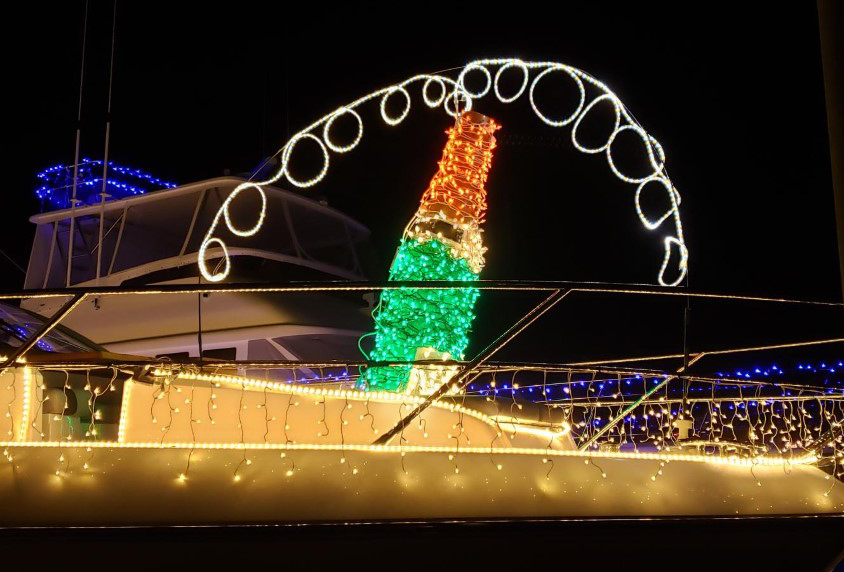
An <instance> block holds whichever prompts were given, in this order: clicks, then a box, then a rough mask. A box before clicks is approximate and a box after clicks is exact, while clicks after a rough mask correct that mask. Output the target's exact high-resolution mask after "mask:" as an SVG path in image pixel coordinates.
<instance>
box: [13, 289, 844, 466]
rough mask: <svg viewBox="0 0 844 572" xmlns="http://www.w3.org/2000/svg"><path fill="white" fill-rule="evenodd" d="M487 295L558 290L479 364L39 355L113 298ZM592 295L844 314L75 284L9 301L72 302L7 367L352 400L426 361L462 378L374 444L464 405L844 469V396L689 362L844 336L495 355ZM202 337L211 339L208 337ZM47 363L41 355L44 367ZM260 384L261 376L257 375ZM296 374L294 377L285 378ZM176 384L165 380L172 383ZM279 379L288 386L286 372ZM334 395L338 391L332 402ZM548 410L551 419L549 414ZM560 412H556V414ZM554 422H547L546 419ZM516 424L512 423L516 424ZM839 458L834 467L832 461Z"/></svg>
mask: <svg viewBox="0 0 844 572" xmlns="http://www.w3.org/2000/svg"><path fill="white" fill-rule="evenodd" d="M405 288H414V289H457V288H477V289H479V290H492V291H514V292H525V291H536V292H540V293H545V294H548V296H547V297H546V298H544V299H543V301H542V302H541V303H540V304H539V305H537V306H535V307H534V308H533V309H531V311H530V312H527V313H526V314H525V315H524V316H522V317H521V318H520V319H519V320H518V321H517V322H516V323H515V324H513V325H512V326H511V327H510V328H508V329H507V330H506V331H505V332H503V333H502V334H501V335H500V336H499V337H498V338H497V339H496V340H495V341H493V342H492V343H491V344H489V345H488V346H487V347H486V348H484V349H483V350H482V351H481V352H479V354H478V355H477V356H475V357H474V358H472V359H470V360H464V361H458V360H447V361H443V360H431V361H430V363H429V362H420V361H414V362H372V361H366V360H360V361H349V360H346V361H341V360H337V361H332V360H326V361H322V362H305V361H295V360H294V361H291V360H262V361H254V360H252V361H250V360H234V361H224V360H209V359H203V358H202V357H199V358H193V359H186V360H172V359H158V358H151V357H141V356H114V355H110V354H109V355H98V356H94V357H93V358H92V357H91V356H81V355H75V356H72V357H70V356H69V357H68V359H63V357H62V356H61V355H60V354H59V355H51V356H49V359H46V360H45V359H44V356H43V354H37V355H36V354H32V355H28V352H29V350H31V349H32V348H33V347H35V346H36V344H37V343H38V342H39V341H40V340H41V338H42V337H43V336H44V335H46V334H47V333H48V332H49V331H50V330H51V329H52V328H54V327H55V326H56V325H58V324H60V323H61V321H62V320H63V319H65V318H66V317H67V316H68V315H69V314H70V313H71V312H73V310H74V309H75V308H76V307H77V306H78V305H79V304H80V303H81V302H82V301H84V300H86V299H89V298H92V297H108V296H125V295H134V296H148V295H156V294H194V295H201V294H208V293H228V294H249V293H255V292H262V293H268V292H277V293H284V292H323V293H324V292H371V291H383V290H388V289H405ZM575 292H584V293H591V294H599V293H613V294H620V295H638V296H677V297H689V298H707V299H730V300H749V301H756V302H763V303H776V304H807V305H812V306H819V307H827V308H830V309H832V310H835V311H840V309H841V306H842V304H841V303H838V302H818V301H802V300H792V299H784V298H767V297H758V296H754V297H743V296H730V295H722V294H717V293H705V292H695V291H690V290H687V289H680V288H663V287H654V286H646V285H615V284H601V283H588V284H584V283H571V282H508V281H479V282H471V283H467V282H459V283H454V282H385V283H371V282H309V283H286V284H260V285H258V284H235V285H219V284H200V285H195V286H188V285H162V286H145V287H133V288H107V287H103V288H84V289H81V288H74V289H55V290H41V291H27V292H4V293H0V300H14V299H24V298H52V297H64V298H65V299H66V301H65V303H64V305H63V306H62V307H61V309H60V310H59V311H58V312H56V313H55V315H54V316H52V318H50V319H49V320H45V322H44V324H43V325H42V327H41V328H39V329H38V330H37V331H35V332H34V333H33V334H32V335H30V336H29V337H28V338H27V339H26V340H25V341H24V342H23V343H22V344H21V345H20V346H19V347H17V348H15V349H14V350H13V351H11V352H10V355H8V356H6V359H5V362H4V363H3V365H2V368H16V367H20V366H21V365H24V364H25V365H26V366H27V367H28V368H32V369H35V370H39V371H64V372H70V371H83V372H90V371H94V370H109V369H111V370H114V371H115V372H116V371H118V370H119V371H124V372H129V373H131V375H132V376H133V377H134V379H136V380H140V381H142V382H146V383H159V382H160V378H161V377H162V375H164V374H162V372H166V375H174V374H180V373H187V374H197V373H199V374H203V375H209V376H215V375H220V376H229V377H232V376H233V377H234V378H237V379H247V378H251V379H252V381H253V382H254V383H256V384H258V385H257V386H259V387H265V388H270V389H277V388H280V387H283V386H284V385H288V386H294V387H299V386H309V387H320V388H322V389H325V390H326V391H333V392H335V393H336V394H337V395H341V394H342V392H348V391H357V390H360V389H364V388H362V387H361V385H360V384H361V377H360V374H361V372H362V371H363V370H365V369H366V368H368V367H373V366H392V365H407V364H408V363H413V364H415V365H429V366H445V367H453V368H455V371H456V372H457V373H456V374H455V375H454V376H453V377H451V378H450V379H449V381H448V382H447V383H444V384H443V385H442V387H440V388H439V389H437V390H436V391H434V392H433V393H431V394H430V395H426V396H416V397H415V399H414V400H413V404H414V405H415V406H414V407H413V408H412V409H411V408H409V409H410V410H409V411H408V412H407V413H406V414H404V415H403V417H401V418H400V419H399V420H398V421H397V422H396V424H395V425H394V426H393V427H392V428H391V429H389V430H386V431H382V432H380V435H379V436H378V438H377V439H376V441H375V443H374V444H382V445H383V444H387V443H390V442H391V440H392V439H394V438H395V437H396V435H398V434H399V433H401V432H403V431H404V429H405V428H407V427H408V426H409V425H410V423H411V422H413V421H414V420H415V419H416V418H417V417H418V416H419V415H420V414H421V413H422V412H423V411H424V410H425V409H426V408H427V407H429V406H430V405H431V404H432V403H439V404H442V403H460V404H461V406H466V407H470V408H477V409H482V410H484V411H485V412H486V414H487V415H489V416H490V418H491V419H493V420H494V421H495V422H496V423H499V424H500V426H501V427H507V426H508V425H507V423H512V422H513V421H512V420H513V419H515V418H517V417H518V418H522V419H525V418H527V419H530V418H531V416H533V419H534V420H539V422H543V421H541V420H542V419H545V420H546V421H544V422H547V423H551V419H552V417H553V418H554V419H555V421H554V423H556V424H559V423H564V424H565V425H566V426H567V427H569V428H570V435H571V438H572V440H573V443H574V446H575V447H576V448H578V449H580V450H581V451H585V452H588V451H600V450H605V448H606V447H611V448H613V449H617V450H620V451H628V450H629V451H633V452H640V451H641V452H648V451H651V452H653V451H657V452H660V451H673V452H675V453H676V454H680V455H682V454H683V453H684V451H691V450H694V451H696V452H698V453H700V452H705V454H708V455H722V454H723V455H726V454H729V455H731V456H736V455H738V456H751V457H753V458H759V457H760V456H765V455H775V456H779V457H784V458H792V457H794V458H796V457H801V458H805V456H806V455H814V456H816V457H817V458H818V459H822V460H826V461H827V462H826V465H827V466H831V468H830V469H829V471H830V472H831V473H833V474H835V476H838V477H841V475H842V473H844V436H843V434H844V390H841V389H838V388H821V387H813V386H808V385H803V384H798V383H789V382H787V380H783V381H781V382H780V381H778V382H776V383H773V382H766V381H755V380H750V379H741V378H730V377H729V376H727V377H708V376H705V375H700V374H695V373H692V372H691V370H690V366H691V365H694V364H695V363H696V362H699V361H700V360H702V359H704V358H705V357H707V356H709V355H717V354H724V353H728V352H732V353H739V352H753V351H758V350H760V349H771V348H779V347H796V346H801V345H812V344H827V343H828V344H840V343H842V342H844V339H842V338H835V339H827V340H810V341H807V342H794V343H786V344H779V345H773V346H772V345H766V346H757V347H750V348H734V349H730V350H717V351H711V352H707V351H698V352H692V351H687V352H686V353H685V354H668V355H662V356H647V357H645V358H629V359H626V360H622V359H613V360H603V361H592V362H578V363H571V364H544V363H511V362H507V363H505V362H498V361H494V360H493V359H492V358H493V356H495V354H496V353H497V352H498V351H499V350H500V349H501V348H502V347H503V346H505V345H506V344H507V343H508V342H509V341H511V340H512V339H513V338H515V337H516V336H518V335H519V334H520V333H521V332H522V331H523V330H525V329H526V328H527V327H529V326H530V325H531V324H533V323H534V322H535V321H536V320H537V319H538V318H539V317H541V316H542V315H543V314H545V313H546V312H547V311H548V310H550V309H551V308H552V307H554V306H555V305H556V304H557V303H559V302H560V301H562V300H563V299H564V298H565V297H566V296H568V295H570V294H572V293H575ZM198 333H201V332H198ZM39 357H40V358H41V359H39ZM677 358H682V359H683V363H682V366H681V367H679V368H677V369H676V370H673V371H660V370H658V369H648V368H644V367H639V365H641V364H642V363H643V362H646V361H654V362H658V363H659V362H664V360H665V359H677ZM262 371H263V372H269V371H274V372H276V373H281V377H282V379H283V381H273V382H269V381H267V380H268V376H265V377H264V380H263V381H262V379H261V377H260V375H256V372H262ZM250 376H251V377H250ZM285 376H287V378H286V379H284V377H285ZM165 377H166V376H165ZM274 379H276V380H277V379H278V376H275V378H274ZM331 395H333V394H331ZM543 410H544V411H545V412H546V413H545V414H543V413H542V411H543ZM552 412H553V414H552ZM543 415H545V416H544V417H543ZM508 419H509V421H508ZM830 459H831V461H832V463H831V465H830V464H829V462H828V461H829V460H830Z"/></svg>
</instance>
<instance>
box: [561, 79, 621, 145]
mask: <svg viewBox="0 0 844 572" xmlns="http://www.w3.org/2000/svg"><path fill="white" fill-rule="evenodd" d="M605 100H606V101H609V102H610V103H612V106H613V112H614V113H615V125H614V126H613V128H612V132H611V133H610V136H609V137H608V138H607V142H606V143H604V144H603V145H601V146H600V147H595V148H591V147H585V146H583V145H581V144H580V143H578V142H577V128H578V127H580V122H581V121H583V118H584V117H586V114H587V113H589V110H590V109H592V107H594V106H595V105H596V104H598V103H600V102H602V101H605ZM620 124H621V102H619V101H618V99H617V98H616V97H615V96H614V95H612V94H610V93H605V94H604V95H599V96H598V97H596V98H595V99H593V100H592V101H590V102H589V105H587V106H586V107H585V108H584V109H583V112H582V113H581V114H580V116H579V117H578V118H577V121H575V122H574V125H573V126H572V128H571V142H572V144H573V145H574V146H575V148H577V150H578V151H581V152H583V153H601V152H603V151H605V150H606V149H607V147H609V145H610V143H611V142H612V134H613V133H615V132H616V131H618V126H619V125H620Z"/></svg>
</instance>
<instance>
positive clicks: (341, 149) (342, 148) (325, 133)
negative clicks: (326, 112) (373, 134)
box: [322, 107, 363, 153]
mask: <svg viewBox="0 0 844 572" xmlns="http://www.w3.org/2000/svg"><path fill="white" fill-rule="evenodd" d="M346 114H350V115H352V116H354V118H355V119H356V120H357V122H358V134H357V135H356V136H355V140H354V141H352V142H351V143H349V144H348V145H337V144H335V143H333V142H332V141H331V137H330V136H329V132H330V131H331V126H332V125H334V122H335V121H336V120H337V119H338V118H340V117H342V116H343V115H346ZM362 137H363V120H362V119H361V118H360V115H358V112H357V111H355V110H354V109H349V108H348V107H341V108H340V109H338V110H337V111H335V112H334V113H332V114H331V117H329V118H328V121H326V122H325V126H324V127H323V128H322V138H323V140H325V144H326V145H328V148H329V149H331V150H332V151H334V152H335V153H346V152H348V151H351V150H352V149H354V148H355V147H357V145H358V143H360V140H361V138H362Z"/></svg>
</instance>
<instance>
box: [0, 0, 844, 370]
mask: <svg viewBox="0 0 844 572" xmlns="http://www.w3.org/2000/svg"><path fill="white" fill-rule="evenodd" d="M593 4H595V3H593ZM563 5H565V4H563ZM275 6H276V7H275V8H272V9H270V8H268V7H266V6H263V5H261V4H257V3H249V2H239V3H230V4H227V5H225V7H220V6H215V5H212V4H211V3H194V4H190V5H180V6H179V7H178V8H174V7H173V3H164V2H143V3H128V2H125V3H120V4H119V6H118V13H117V48H116V56H115V58H116V60H115V66H116V67H115V75H114V95H113V115H112V117H113V123H112V140H111V148H110V154H111V157H112V158H113V160H114V161H115V162H118V163H121V164H126V165H130V166H136V167H140V168H142V169H144V170H147V171H149V172H151V173H153V174H155V175H157V176H159V177H161V178H163V179H166V180H171V181H175V182H178V183H188V182H192V181H197V180H201V179H204V178H210V177H215V176H219V175H222V174H223V173H224V172H226V171H228V172H230V173H232V174H239V173H249V172H250V171H252V170H253V169H254V168H255V167H257V166H258V165H259V164H260V163H261V161H262V160H263V159H264V158H265V157H267V156H268V155H271V154H272V153H274V152H275V151H276V150H277V149H278V148H279V147H281V146H282V145H283V144H284V142H285V141H286V139H287V138H288V136H289V135H292V134H294V133H295V132H296V131H298V130H299V129H301V128H302V127H304V126H306V125H308V124H309V123H310V122H312V121H313V120H315V119H317V118H319V117H321V116H322V115H324V114H325V113H327V112H329V111H331V110H333V109H335V108H336V107H338V106H340V105H342V104H343V103H346V102H348V101H351V100H353V99H355V98H357V97H359V96H360V95H362V94H364V93H368V92H369V91H372V90H374V89H377V88H380V87H383V86H386V85H389V84H391V83H394V82H397V81H400V80H402V79H404V78H406V77H409V76H411V75H413V74H416V73H424V72H435V71H439V70H443V69H447V68H454V67H458V66H461V65H463V64H465V63H467V62H469V61H471V60H473V59H476V58H481V57H520V58H522V59H524V60H540V59H542V60H546V59H547V60H554V61H559V62H564V63H567V64H570V65H573V66H576V67H579V68H581V69H583V70H585V71H587V72H589V73H591V74H592V75H594V76H595V77H597V78H599V79H600V80H602V81H604V82H605V83H606V84H607V85H608V86H609V87H610V88H612V89H613V90H614V91H615V92H616V94H618V95H619V97H620V98H621V100H622V101H623V102H624V103H625V104H626V105H627V107H628V108H629V109H630V110H631V111H632V113H633V114H634V115H635V117H636V118H637V119H638V121H639V122H640V123H641V124H642V125H643V126H644V128H645V129H646V130H648V131H649V132H650V133H651V134H652V135H653V136H655V137H656V138H657V139H658V140H659V141H660V142H661V143H662V145H663V146H664V148H665V150H666V153H667V166H668V170H669V173H670V175H671V178H672V180H673V182H674V184H675V186H676V187H677V188H678V190H679V191H680V193H681V194H682V197H683V202H682V206H681V213H682V216H683V222H684V226H685V232H686V240H687V245H688V248H689V250H690V259H689V265H690V275H689V287H691V288H692V289H695V290H702V291H717V292H731V293H741V294H755V295H771V296H786V297H792V296H793V297H799V298H805V299H817V300H832V301H834V300H840V299H841V284H840V280H839V269H838V253H837V247H836V241H835V217H834V210H833V194H832V185H831V177H830V156H829V144H828V138H827V130H826V129H827V128H826V110H825V105H824V91H823V75H822V68H821V55H820V45H819V36H818V23H817V12H816V8H815V5H814V3H813V2H807V3H806V2H804V3H794V4H792V5H791V6H790V8H789V10H788V11H785V10H781V11H778V9H772V8H765V9H760V10H753V9H746V10H745V9H737V8H736V6H735V3H723V4H718V3H713V2H705V3H704V2H687V3H683V5H682V8H678V7H676V6H675V7H674V8H670V9H658V8H656V7H653V6H651V7H648V8H647V9H638V10H633V9H631V10H618V9H617V8H616V7H614V6H611V5H610V4H600V5H597V6H595V7H593V8H591V9H589V10H585V9H582V8H580V7H577V8H574V7H567V8H566V9H565V10H560V11H559V12H556V13H545V12H544V11H543V10H542V9H535V10H531V9H529V8H527V7H525V8H524V9H520V10H519V11H518V12H519V13H514V11H513V10H512V7H511V9H508V10H506V11H497V10H496V9H495V8H493V7H491V5H490V7H482V6H480V5H472V4H468V5H467V6H468V7H467V8H465V9H462V8H461V9H455V8H452V7H450V6H449V5H444V4H437V5H436V8H432V7H428V6H427V5H425V4H419V5H416V6H412V7H411V6H405V7H399V5H394V6H391V7H367V6H365V5H354V6H351V7H345V8H339V9H335V8H331V7H329V6H328V5H320V6H319V7H318V9H315V10H314V11H312V12H307V11H298V12H297V11H292V10H289V9H286V8H284V7H282V5H281V4H276V5H275ZM83 12H84V3H83V2H79V1H75V2H66V3H62V4H59V5H56V6H53V7H51V8H49V9H47V8H41V7H39V8H32V9H27V10H25V11H24V12H22V13H21V14H20V15H19V16H18V17H17V19H16V20H15V21H17V22H20V23H21V25H20V26H17V25H15V26H12V28H14V29H12V30H10V35H7V36H6V38H5V40H6V42H7V43H8V46H7V47H6V52H7V57H6V61H7V62H8V63H9V64H10V67H8V68H7V70H6V76H7V90H6V91H7V93H11V94H12V95H13V103H12V105H11V107H9V108H8V109H7V113H10V115H11V117H10V119H11V124H12V132H11V137H8V140H9V141H10V143H11V146H12V148H13V153H14V155H13V157H14V160H13V161H11V162H9V164H8V165H7V167H6V170H7V177H6V189H5V193H6V197H7V205H8V206H7V217H6V220H7V224H6V225H5V227H4V230H3V233H4V238H3V242H2V248H3V250H4V251H5V252H6V253H7V254H8V255H10V256H11V257H13V258H14V259H15V260H16V261H17V262H18V263H19V264H21V265H22V266H24V267H25V264H26V261H27V259H28V253H29V245H30V243H31V236H32V231H33V228H34V226H33V225H31V223H29V222H28V221H27V217H28V216H30V215H32V214H35V213H36V212H38V210H39V208H40V205H39V203H38V201H37V200H36V199H35V197H34V195H33V193H32V191H33V189H34V188H35V187H36V186H37V185H36V183H37V181H36V179H35V173H37V172H38V171H40V170H41V169H43V168H45V167H47V166H50V165H54V164H57V163H65V164H69V163H71V162H72V158H73V147H74V127H75V118H76V106H77V103H78V99H77V97H78V88H79V87H78V86H79V84H78V81H79V63H80V44H81V33H82V18H83ZM111 18H112V12H111V4H110V3H105V2H93V3H92V5H91V13H90V21H89V36H88V41H89V44H88V49H89V52H88V57H87V62H86V67H85V74H86V82H85V90H84V101H83V122H82V156H85V157H90V158H101V157H102V153H103V137H104V127H105V123H104V118H105V106H106V92H107V79H108V53H109V42H110V34H111ZM560 86H561V89H563V88H565V87H566V86H565V85H563V83H562V82H561V84H560ZM552 87H553V86H552ZM413 95H414V100H413V107H412V109H411V113H410V115H409V117H408V118H407V120H405V122H404V123H402V124H401V125H400V126H399V127H395V128H390V127H387V126H385V125H384V124H383V122H382V121H381V120H380V118H378V115H377V104H371V105H370V107H369V108H368V114H367V115H364V122H365V132H364V140H363V141H362V143H361V145H360V146H359V147H358V148H357V149H356V150H355V151H353V152H351V153H349V154H347V155H343V156H339V157H338V156H336V155H333V156H332V164H331V168H330V171H329V175H328V177H327V178H326V179H325V180H324V182H323V183H321V184H320V185H318V186H317V187H316V188H314V189H310V190H306V191H304V192H305V193H306V194H309V195H311V196H314V197H317V198H322V199H325V200H327V201H328V202H329V204H331V205H332V206H334V207H336V208H338V209H340V210H342V211H344V212H347V213H348V214H350V215H351V216H353V217H355V218H357V219H358V220H360V221H361V222H362V223H364V224H365V225H367V226H368V227H369V228H370V229H371V230H372V242H373V246H374V250H375V262H374V264H373V271H372V273H371V278H373V279H384V278H386V274H387V269H388V267H389V264H390V260H391V258H392V255H393V252H394V250H395V247H396V245H397V241H398V238H399V236H400V233H401V230H402V228H403V227H404V225H405V223H406V221H407V220H408V219H409V218H410V216H412V214H413V212H414V211H415V209H416V206H417V204H418V200H419V198H420V197H421V194H422V191H423V190H424V189H425V187H426V186H427V183H428V181H429V180H430V177H431V176H432V174H433V173H434V171H435V168H436V163H435V162H436V160H437V159H438V158H439V155H440V153H441V150H442V146H443V144H444V142H445V134H444V133H443V131H444V130H445V129H446V128H447V127H448V126H449V124H450V122H451V120H450V118H449V117H448V116H446V115H445V114H444V113H443V112H442V111H441V110H430V109H428V108H427V107H426V106H425V105H424V104H423V103H422V100H421V97H420V96H419V95H418V93H417V92H416V91H414V92H413ZM570 96H571V94H570V93H569V94H568V95H567V94H566V93H562V95H561V97H562V98H563V101H565V100H566V97H569V98H570ZM563 109H564V107H563V106H561V107H560V113H559V114H560V115H562V113H563V111H562V110H563ZM476 110H478V111H480V112H482V113H485V114H487V115H490V116H492V117H494V118H495V119H496V120H497V121H499V122H500V123H501V124H502V125H503V128H502V129H501V131H500V132H499V148H498V149H497V150H496V153H495V157H494V160H493V166H492V170H491V173H490V180H489V184H488V191H489V214H488V222H487V224H486V227H485V228H486V234H485V239H486V241H487V244H488V246H489V249H490V250H489V253H488V257H487V258H488V265H487V268H486V269H485V271H484V274H483V276H482V277H483V278H500V279H542V280H603V281H613V282H626V283H634V282H635V283H655V281H656V275H657V271H658V269H659V265H660V262H661V260H662V246H661V238H660V236H659V233H658V232H649V231H647V230H645V229H644V228H643V227H642V226H641V224H640V222H639V221H638V218H637V217H636V214H635V211H634V204H633V196H634V190H635V186H633V185H630V184H627V183H623V182H621V181H619V180H617V179H616V178H615V177H614V176H613V174H612V173H611V171H610V170H609V168H608V166H607V163H606V160H605V159H604V157H603V155H598V156H593V155H584V154H582V153H580V152H578V151H577V150H575V149H574V148H573V147H572V145H571V141H570V128H562V129H553V128H550V127H547V126H545V125H544V124H542V123H541V122H540V121H539V120H538V119H537V118H536V117H535V116H533V114H532V112H531V111H530V107H529V104H528V102H527V97H526V96H522V98H520V99H519V100H518V101H517V102H515V103H511V104H501V103H499V102H497V101H496V100H495V99H494V96H491V95H490V96H487V97H486V98H484V99H482V100H480V101H478V102H477V103H476ZM628 159H629V160H631V161H632V163H631V165H632V168H635V167H636V165H641V163H638V164H637V163H636V156H635V152H634V151H631V153H630V156H629V157H628ZM308 167H309V162H308V157H304V158H303V159H302V162H301V169H302V174H305V173H306V171H307V169H308ZM263 232H272V230H271V228H269V227H267V228H265V230H264V231H263ZM0 270H2V274H0V276H2V282H1V283H0V286H2V287H3V288H8V289H12V288H17V287H19V286H20V285H21V284H22V278H23V275H22V274H21V273H20V271H19V270H17V269H16V268H15V267H14V266H13V265H11V264H10V263H8V262H7V261H5V260H0ZM534 298H535V296H534V297H533V298H530V299H528V298H527V297H525V296H522V297H521V298H519V297H518V296H512V297H511V299H510V301H513V300H516V299H518V300H520V301H518V303H516V302H514V303H513V304H503V305H501V306H499V305H498V302H496V301H495V300H493V299H492V298H491V297H487V298H484V299H483V300H482V302H481V306H480V307H479V313H480V314H481V317H480V321H479V322H478V325H477V328H476V330H477V331H478V332H480V333H479V335H478V336H477V338H478V339H477V340H476V345H478V348H479V347H481V344H483V342H484V340H485V339H487V338H491V337H494V335H495V334H496V333H497V332H498V331H500V330H501V328H503V327H506V325H507V321H508V320H512V319H514V318H515V317H517V316H518V313H519V311H524V310H525V309H527V307H529V305H530V303H531V302H533V301H534ZM682 304H683V301H682V300H676V299H675V300H672V301H656V300H652V299H648V300H642V299H639V300H632V299H630V298H624V299H619V298H610V297H578V298H576V299H572V300H571V301H566V302H564V306H563V307H562V308H560V309H559V310H557V311H555V312H557V313H556V314H555V316H554V318H549V320H550V321H549V323H547V324H544V326H543V328H537V329H536V330H534V333H533V334H532V335H531V334H527V335H526V336H524V337H523V338H521V340H520V341H519V342H517V343H516V344H515V345H514V346H513V348H512V352H513V353H512V354H510V357H514V356H515V355H519V356H520V358H521V359H549V360H550V359H554V360H555V361H565V360H569V359H572V360H574V359H580V358H582V357H602V356H605V355H608V354H611V355H631V354H645V353H650V352H663V351H670V352H676V351H680V350H681V349H682ZM511 306H512V308H511ZM494 308H495V309H498V308H501V310H500V311H497V312H492V311H491V310H492V309H494ZM691 316H692V318H691V322H690V343H691V345H692V346H694V347H695V348H714V347H726V346H730V345H742V344H747V345H755V344H761V343H776V342H791V341H799V340H802V339H819V338H824V337H834V336H840V334H841V312H840V309H835V308H833V309H829V308H826V309H822V310H818V309H805V308H791V307H782V306H772V305H758V304H756V305H753V304H751V305H747V304H744V305H739V304H727V303H718V304H715V303H712V302H703V301H694V302H692V313H691ZM560 348H563V349H564V351H562V353H561V351H560ZM476 349H477V348H476ZM838 349H839V350H840V347H839V348H838ZM830 351H831V348H829V349H827V350H824V351H821V350H818V352H819V353H818V354H817V355H818V356H819V357H823V356H824V355H826V354H829V352H830ZM555 352H556V353H555ZM824 352H826V353H824ZM470 353H472V352H471V351H470ZM833 353H834V352H833ZM839 353H840V351H839Z"/></svg>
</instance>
